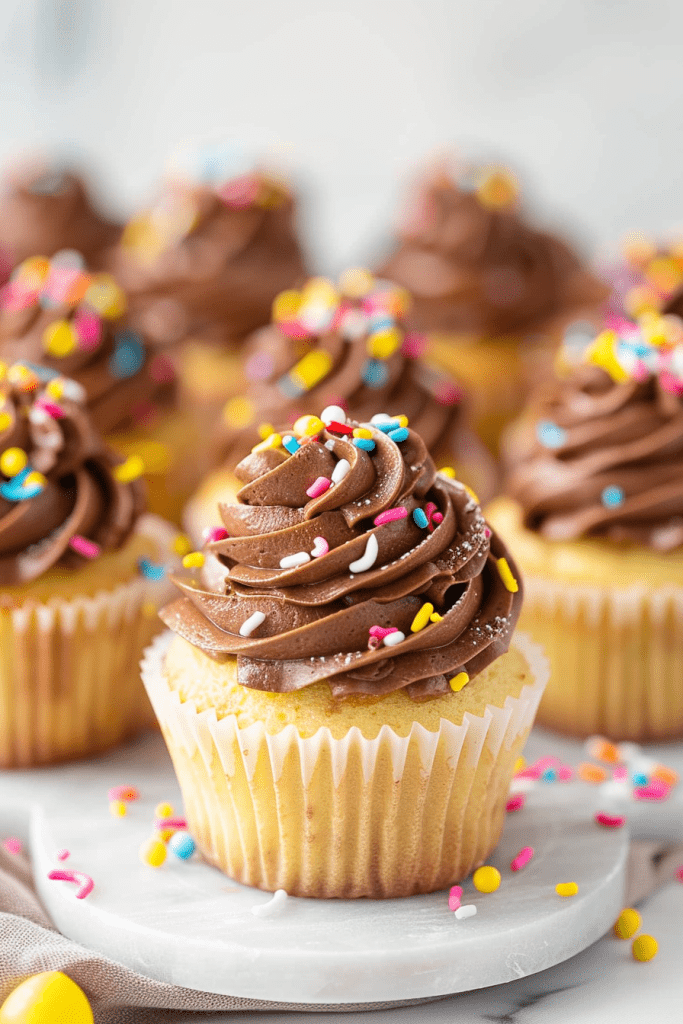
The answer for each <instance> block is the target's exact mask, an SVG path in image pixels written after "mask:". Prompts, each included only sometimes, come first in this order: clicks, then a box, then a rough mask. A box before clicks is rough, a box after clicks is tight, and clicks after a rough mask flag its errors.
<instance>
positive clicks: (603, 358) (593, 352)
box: [583, 330, 628, 384]
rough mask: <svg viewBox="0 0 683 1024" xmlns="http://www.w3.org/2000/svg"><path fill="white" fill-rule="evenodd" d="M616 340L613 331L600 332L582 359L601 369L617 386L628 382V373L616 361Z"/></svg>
mask: <svg viewBox="0 0 683 1024" xmlns="http://www.w3.org/2000/svg"><path fill="white" fill-rule="evenodd" d="M618 340H619V339H618V336H617V334H616V332H615V331H612V330H607V331H602V332H601V333H600V334H599V335H598V336H597V338H596V339H595V341H594V342H593V344H592V345H591V346H590V347H589V348H587V349H586V351H585V353H584V357H583V358H584V360H585V361H586V362H588V363H593V364H594V365H595V366H600V367H602V369H603V370H605V371H606V372H607V373H609V375H610V376H611V377H612V379H613V380H614V381H615V382H616V383H617V384H623V383H625V382H626V381H627V380H628V373H627V372H626V370H625V369H624V368H623V366H622V365H621V363H620V362H619V360H618V359H617V355H616V349H617V342H618Z"/></svg>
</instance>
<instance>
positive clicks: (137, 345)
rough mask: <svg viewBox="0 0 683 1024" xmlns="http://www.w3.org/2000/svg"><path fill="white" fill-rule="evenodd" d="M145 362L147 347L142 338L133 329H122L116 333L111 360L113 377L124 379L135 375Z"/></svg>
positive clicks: (110, 368) (110, 369)
mask: <svg viewBox="0 0 683 1024" xmlns="http://www.w3.org/2000/svg"><path fill="white" fill-rule="evenodd" d="M144 362H145V349H144V346H143V345H142V342H141V341H140V338H139V337H138V335H137V334H135V333H134V332H133V331H120V332H119V333H118V334H117V335H116V348H115V349H114V351H113V353H112V356H111V359H110V360H109V372H110V373H111V375H112V377H117V378H118V379H119V380H123V379H125V378H126V377H134V376H135V374H136V373H137V372H138V371H139V370H140V369H141V368H142V367H143V365H144Z"/></svg>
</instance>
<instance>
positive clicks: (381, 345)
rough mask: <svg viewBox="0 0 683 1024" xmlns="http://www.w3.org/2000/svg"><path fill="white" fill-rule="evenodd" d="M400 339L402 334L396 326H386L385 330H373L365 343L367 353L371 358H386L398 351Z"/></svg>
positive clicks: (401, 339)
mask: <svg viewBox="0 0 683 1024" xmlns="http://www.w3.org/2000/svg"><path fill="white" fill-rule="evenodd" d="M402 341H403V334H402V332H401V331H399V330H398V328H397V327H387V328H386V329H385V330H382V331H375V333H374V334H371V335H370V337H369V338H368V340H367V343H366V348H367V352H368V355H369V356H372V358H373V359H388V358H389V357H390V356H393V354H394V352H396V351H398V349H399V348H400V347H401V342H402Z"/></svg>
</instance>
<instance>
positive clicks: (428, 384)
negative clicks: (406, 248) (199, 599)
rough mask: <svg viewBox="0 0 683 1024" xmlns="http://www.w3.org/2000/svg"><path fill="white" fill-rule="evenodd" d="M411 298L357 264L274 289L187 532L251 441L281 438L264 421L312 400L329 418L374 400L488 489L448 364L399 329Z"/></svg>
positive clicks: (438, 456) (292, 416)
mask: <svg viewBox="0 0 683 1024" xmlns="http://www.w3.org/2000/svg"><path fill="white" fill-rule="evenodd" d="M409 302H410V297H409V296H408V294H407V293H406V292H404V291H403V290H402V289H399V288H397V287H396V286H394V285H391V284H389V283H388V282H386V281H384V282H383V281H377V280H375V279H374V278H373V277H372V275H371V274H370V273H369V272H368V271H366V270H362V269H360V268H354V269H352V270H349V271H347V272H346V273H345V274H343V275H342V277H341V279H340V282H339V286H338V287H335V286H334V285H333V284H332V283H331V282H330V281H328V280H326V279H324V278H313V279H311V280H310V281H308V283H307V284H306V285H305V287H304V288H303V289H302V290H301V291H300V292H295V291H291V290H290V291H288V292H285V293H283V294H281V295H280V296H278V298H276V300H275V303H274V307H273V323H272V324H271V325H270V326H269V327H266V328H263V329H262V330H261V331H258V332H257V333H256V335H255V336H254V338H253V339H252V340H251V342H250V344H249V345H248V346H247V348H246V353H245V354H246V359H245V372H246V376H247V378H248V380H249V384H248V387H247V389H246V392H245V393H244V394H243V395H241V396H238V397H235V398H233V399H231V400H230V401H228V403H227V404H226V406H225V409H224V411H223V416H222V417H221V418H220V420H219V423H218V428H217V430H216V431H215V434H214V440H213V445H212V459H213V462H214V464H216V465H218V466H219V467H220V468H219V469H218V470H216V471H215V472H214V473H212V474H210V475H209V476H208V478H207V479H206V480H205V481H204V482H203V483H202V485H201V486H200V488H199V491H198V492H197V494H196V495H195V497H194V498H193V499H192V500H191V501H190V503H189V505H188V508H187V510H186V513H185V523H186V526H187V529H188V532H189V533H190V534H191V536H192V537H193V538H194V539H195V541H197V542H198V538H199V537H201V535H202V530H203V529H205V528H206V527H209V526H213V525H215V523H216V506H217V502H218V501H220V500H222V501H231V500H233V499H234V496H235V494H236V492H237V491H238V490H239V488H240V486H241V483H240V480H241V477H240V473H239V471H238V472H237V474H235V466H236V465H237V463H238V462H240V460H241V459H243V458H244V457H245V456H247V455H248V454H249V453H250V452H251V451H252V449H254V448H255V450H256V451H257V452H258V451H259V450H261V449H262V448H268V447H269V446H272V445H273V444H275V443H276V442H277V445H280V444H282V442H283V437H282V435H281V434H278V433H276V432H275V431H274V428H273V426H272V424H280V425H281V426H285V427H288V428H289V427H291V426H292V425H293V424H294V423H295V421H296V420H297V419H298V418H299V417H300V416H303V415H304V414H305V413H306V410H307V409H309V408H310V407H311V405H314V406H316V407H317V408H323V407H330V409H331V411H330V412H329V418H331V419H335V418H338V414H343V413H346V412H348V413H349V414H350V415H352V416H353V417H354V418H355V419H357V420H359V421H365V420H369V419H370V418H371V417H372V415H373V413H374V412H375V410H376V409H377V408H378V407H380V408H383V409H390V410H392V412H396V413H400V414H401V421H402V422H403V421H405V422H406V423H407V422H410V425H411V428H412V429H414V430H415V431H416V432H417V433H418V434H420V436H421V437H422V439H423V441H424V442H425V444H426V445H427V449H428V450H429V452H430V454H431V455H432V457H433V458H434V460H435V461H436V463H437V465H439V466H443V465H449V466H451V467H452V468H453V469H454V472H455V474H456V476H458V478H459V479H463V480H465V481H466V482H467V484H468V485H469V486H471V487H472V488H473V489H474V490H475V491H476V493H478V494H481V495H483V496H484V497H490V496H491V494H492V493H493V491H494V485H495V480H496V467H495V465H494V463H493V460H492V458H491V456H490V454H489V453H488V451H487V450H486V449H485V448H484V446H483V445H482V444H481V443H480V442H479V440H478V438H477V437H476V436H475V435H474V433H473V432H472V430H471V428H470V427H469V415H468V398H467V396H466V395H465V393H464V390H463V388H462V386H461V385H460V383H459V382H458V381H456V380H455V379H454V378H453V376H452V375H451V374H448V373H444V372H441V371H436V370H434V369H433V368H430V367H429V366H427V365H426V364H425V363H424V362H422V361H421V360H420V358H419V356H420V353H421V352H422V351H423V349H424V347H425V344H426V342H425V339H424V338H422V337H421V336H419V335H417V334H415V333H412V334H408V333H406V331H405V316H406V312H407V309H408V307H409ZM335 410H336V411H335ZM327 418H328V416H327V408H326V412H325V413H324V414H323V419H324V420H326V419H327ZM257 426H258V428H259V430H260V432H261V435H262V439H263V440H262V443H261V439H260V438H259V435H258V433H257Z"/></svg>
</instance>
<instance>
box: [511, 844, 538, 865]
mask: <svg viewBox="0 0 683 1024" xmlns="http://www.w3.org/2000/svg"><path fill="white" fill-rule="evenodd" d="M533 855H534V848H533V846H523V847H522V849H521V850H520V851H519V853H518V854H517V856H516V857H515V859H514V860H513V861H512V863H511V864H510V870H511V871H520V870H521V869H522V868H523V867H525V866H526V865H527V864H528V863H529V861H530V860H531V858H532V857H533Z"/></svg>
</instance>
